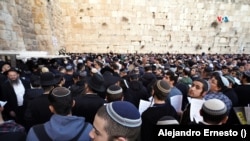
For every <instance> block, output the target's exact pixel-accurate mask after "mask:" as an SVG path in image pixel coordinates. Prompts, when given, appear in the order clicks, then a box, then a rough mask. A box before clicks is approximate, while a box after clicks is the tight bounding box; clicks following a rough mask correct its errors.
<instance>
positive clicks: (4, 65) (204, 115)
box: [0, 52, 250, 141]
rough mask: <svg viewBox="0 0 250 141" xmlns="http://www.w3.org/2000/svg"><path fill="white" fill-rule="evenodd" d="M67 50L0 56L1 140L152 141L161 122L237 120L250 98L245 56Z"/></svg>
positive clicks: (222, 122) (220, 122) (248, 58)
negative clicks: (58, 53)
mask: <svg viewBox="0 0 250 141" xmlns="http://www.w3.org/2000/svg"><path fill="white" fill-rule="evenodd" d="M67 55H68V56H67V57H61V58H30V59H27V60H25V61H24V60H16V61H17V62H16V66H12V65H11V64H10V62H8V61H1V62H0V69H1V73H0V85H1V87H0V138H1V140H2V139H6V140H13V141H14V140H15V139H16V140H27V141H31V140H32V141H35V140H58V141H62V140H65V141H66V140H67V141H69V140H81V141H83V140H84V141H85V140H86V141H87V140H97V141H98V140H102V141H104V140H107V141H108V140H115V139H117V140H124V141H125V140H127V141H135V140H137V141H152V140H154V135H153V134H152V133H153V132H152V130H153V129H154V127H156V126H159V125H194V124H196V125H204V126H205V125H240V124H242V123H241V122H240V121H239V119H238V117H237V114H236V113H235V111H234V107H246V106H249V104H250V96H249V91H250V55H248V54H205V53H202V54H170V53H167V54H152V53H150V54H116V53H113V52H110V53H105V54H94V53H82V54H81V53H68V54H67ZM142 102H146V103H148V106H147V107H145V105H143V104H142ZM142 106H144V107H142ZM142 109H143V110H142Z"/></svg>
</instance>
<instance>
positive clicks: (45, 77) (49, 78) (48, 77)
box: [40, 72, 56, 86]
mask: <svg viewBox="0 0 250 141" xmlns="http://www.w3.org/2000/svg"><path fill="white" fill-rule="evenodd" d="M40 83H41V85H42V86H51V85H55V84H56V79H55V75H54V73H52V72H44V73H41V76H40Z"/></svg>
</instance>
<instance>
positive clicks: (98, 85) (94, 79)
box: [87, 73, 106, 92]
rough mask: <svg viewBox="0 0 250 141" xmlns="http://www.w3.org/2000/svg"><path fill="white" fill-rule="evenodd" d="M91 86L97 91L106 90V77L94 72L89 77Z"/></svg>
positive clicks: (88, 80) (88, 81)
mask: <svg viewBox="0 0 250 141" xmlns="http://www.w3.org/2000/svg"><path fill="white" fill-rule="evenodd" d="M87 83H88V85H89V87H90V88H91V89H93V90H95V91H97V92H104V91H105V90H106V88H105V86H104V78H103V76H102V75H101V74H98V73H94V74H93V76H90V77H89V78H88V79H87Z"/></svg>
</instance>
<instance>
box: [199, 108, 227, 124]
mask: <svg viewBox="0 0 250 141" xmlns="http://www.w3.org/2000/svg"><path fill="white" fill-rule="evenodd" d="M200 112H201V115H202V117H203V120H204V121H205V122H213V123H215V124H218V123H220V122H221V121H222V120H223V119H224V118H225V117H226V116H227V115H228V113H227V112H226V113H225V114H222V115H211V114H209V113H206V112H205V111H204V110H203V109H201V111H200Z"/></svg>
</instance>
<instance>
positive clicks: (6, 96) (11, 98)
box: [1, 79, 30, 113]
mask: <svg viewBox="0 0 250 141" xmlns="http://www.w3.org/2000/svg"><path fill="white" fill-rule="evenodd" d="M20 80H21V82H22V84H23V86H24V89H29V88H30V83H29V81H27V80H24V79H20ZM1 92H2V95H3V97H2V100H3V101H7V104H6V105H5V106H4V111H5V112H6V113H9V112H10V111H14V112H17V108H18V105H17V96H16V93H15V90H14V88H13V86H12V85H11V84H10V82H9V81H5V82H4V83H3V84H2V88H1Z"/></svg>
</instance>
